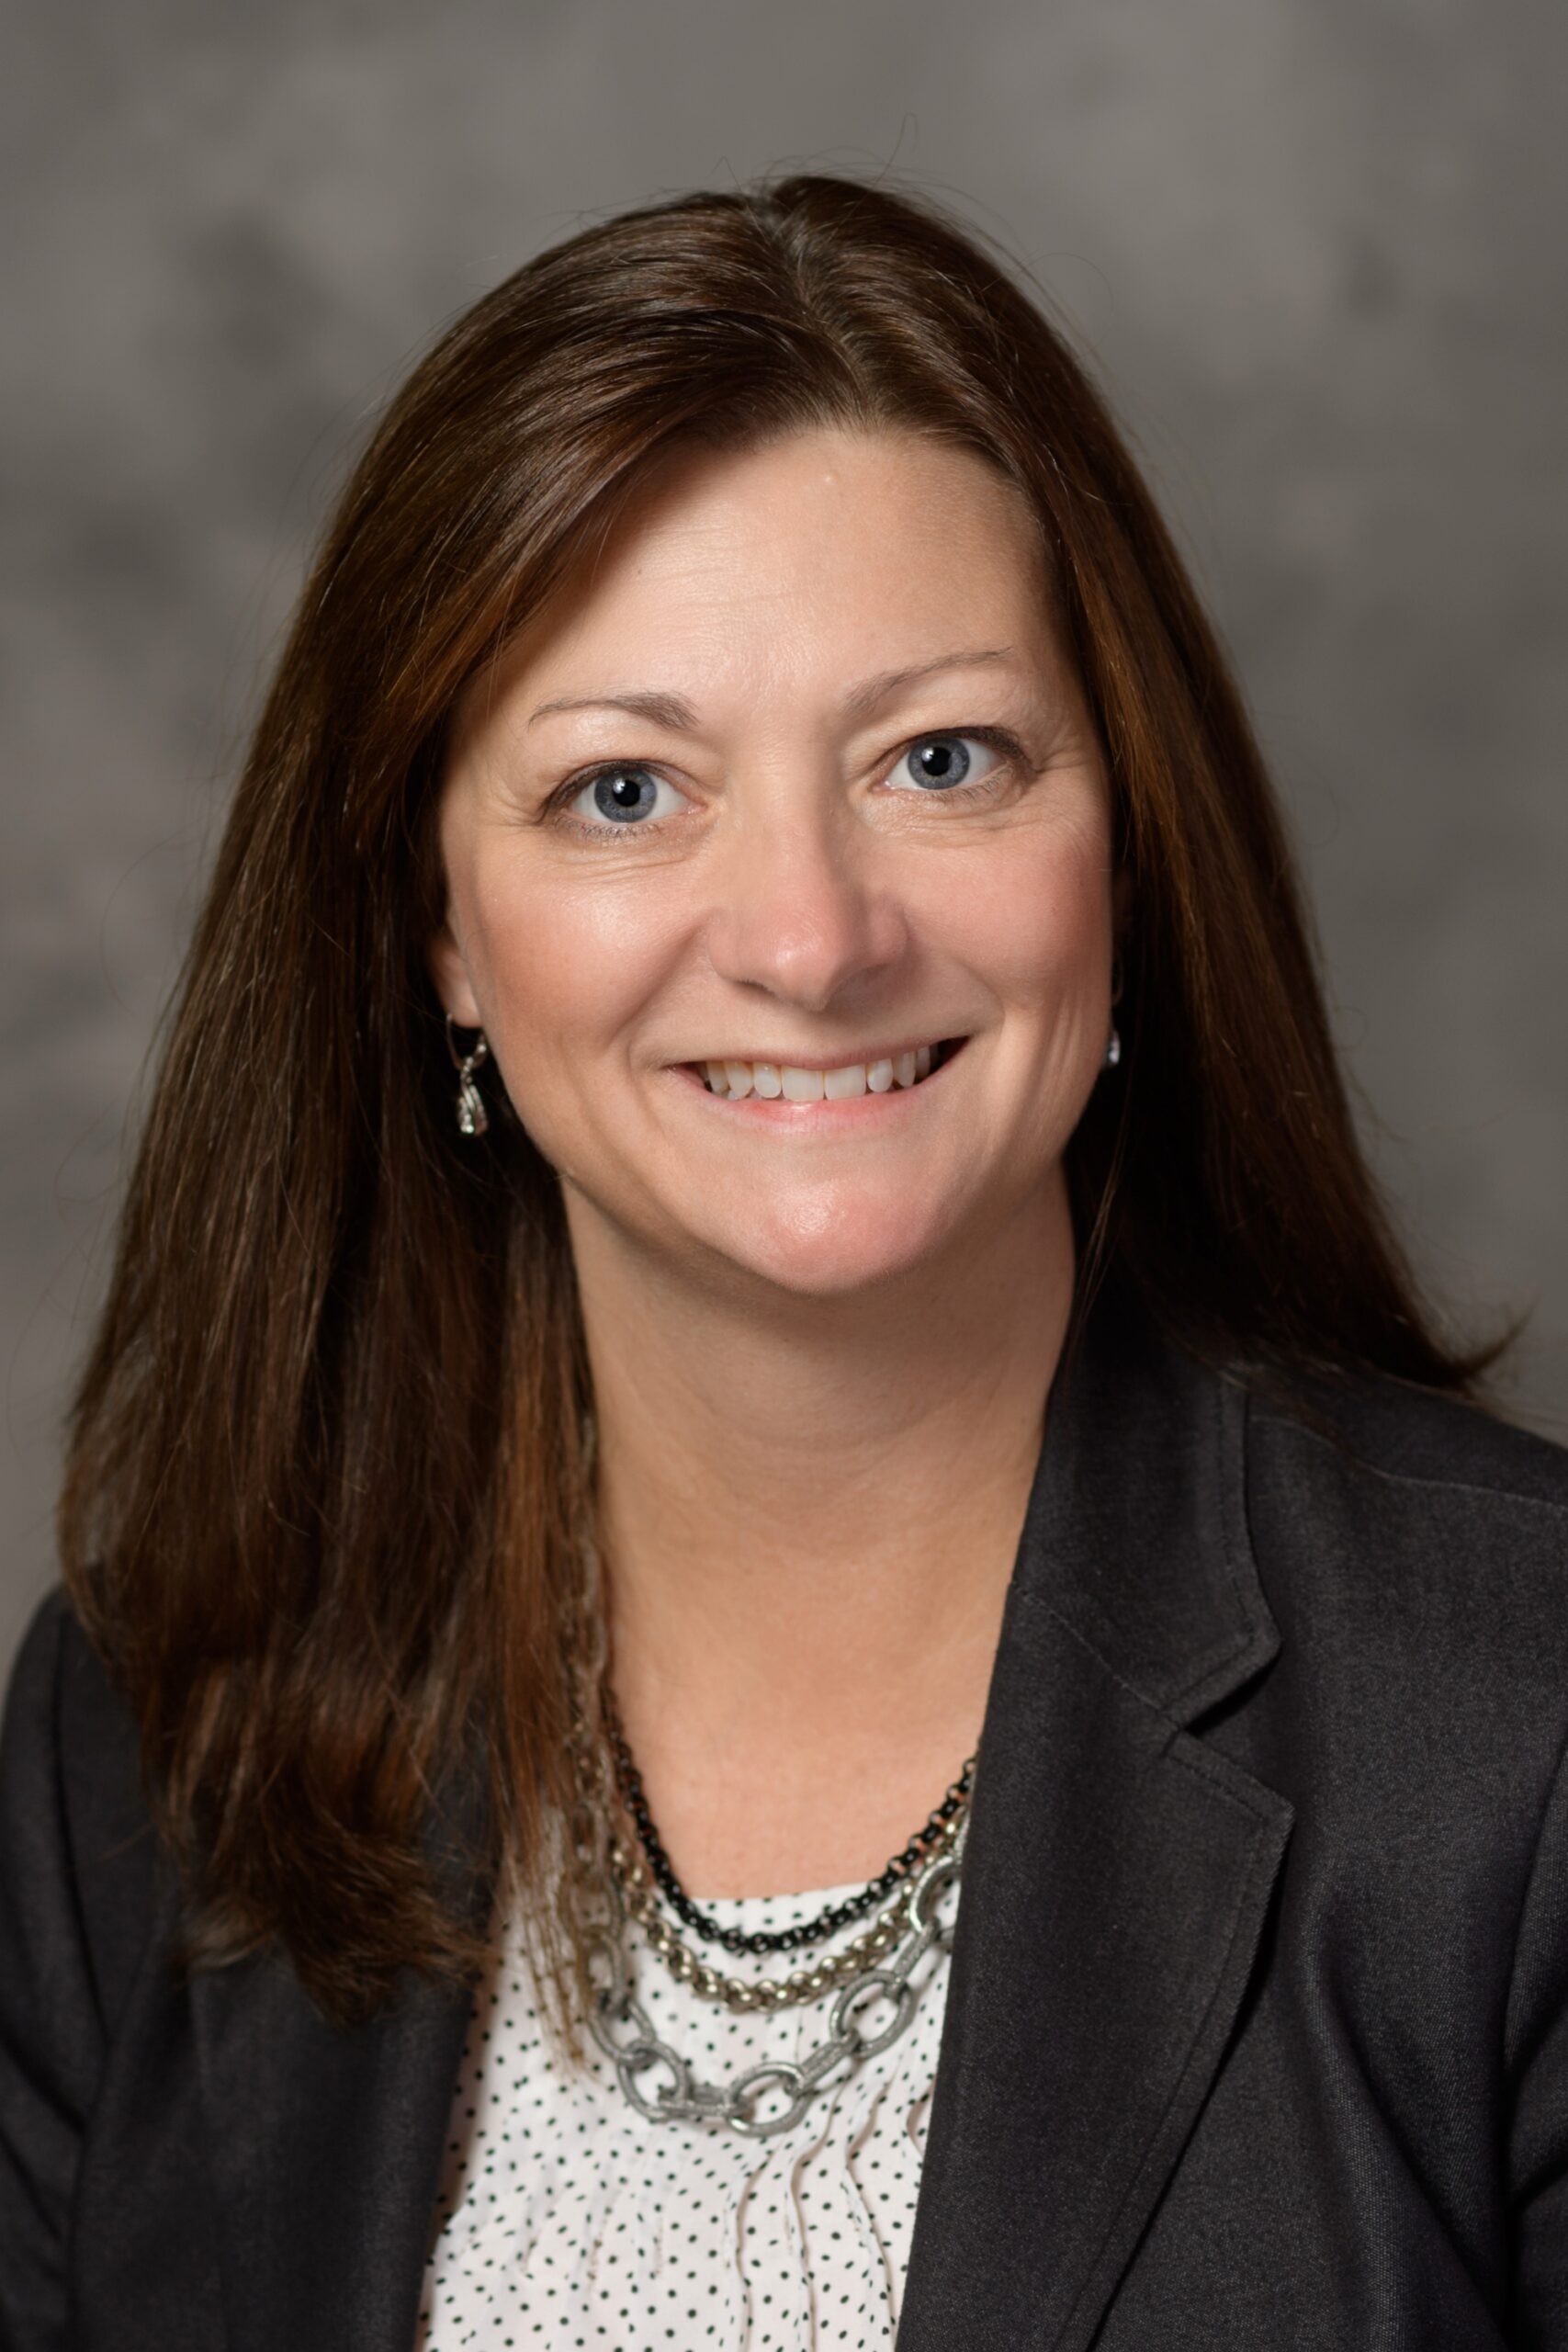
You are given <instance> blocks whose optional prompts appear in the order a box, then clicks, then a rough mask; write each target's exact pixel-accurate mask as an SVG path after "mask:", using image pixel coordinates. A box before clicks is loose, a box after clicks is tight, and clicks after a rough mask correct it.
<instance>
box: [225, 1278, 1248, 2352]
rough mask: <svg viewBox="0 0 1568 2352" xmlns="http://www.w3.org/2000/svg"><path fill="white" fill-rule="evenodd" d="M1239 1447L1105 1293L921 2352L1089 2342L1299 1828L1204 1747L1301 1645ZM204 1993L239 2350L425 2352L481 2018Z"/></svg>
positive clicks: (1071, 1447)
mask: <svg viewBox="0 0 1568 2352" xmlns="http://www.w3.org/2000/svg"><path fill="white" fill-rule="evenodd" d="M1245 1432H1246V1403H1245V1397H1244V1394H1243V1392H1242V1391H1241V1390H1240V1389H1239V1388H1238V1387H1235V1386H1234V1385H1230V1384H1228V1383H1227V1382H1226V1381H1224V1379H1223V1378H1221V1377H1220V1376H1219V1375H1217V1374H1214V1373H1213V1372H1210V1371H1208V1370H1206V1369H1204V1368H1202V1367H1201V1366H1199V1365H1198V1364H1196V1363H1193V1362H1192V1361H1191V1360H1190V1359H1189V1358H1188V1357H1186V1356H1185V1355H1183V1354H1181V1353H1180V1352H1179V1351H1177V1350H1175V1349H1173V1348H1170V1347H1168V1346H1167V1345H1165V1344H1163V1343H1162V1342H1160V1341H1159V1340H1157V1339H1156V1338H1155V1337H1154V1336H1153V1335H1152V1333H1151V1332H1150V1330H1149V1329H1148V1328H1147V1326H1146V1324H1145V1322H1144V1320H1143V1319H1142V1317H1141V1316H1140V1314H1139V1313H1138V1312H1137V1311H1136V1310H1135V1309H1134V1308H1132V1307H1130V1306H1128V1304H1127V1302H1126V1301H1125V1300H1124V1299H1120V1298H1118V1297H1117V1296H1116V1295H1113V1294H1111V1293H1110V1292H1107V1293H1106V1294H1103V1295H1102V1296H1101V1298H1100V1302H1099V1303H1098V1304H1097V1306H1096V1307H1095V1310H1094V1313H1093V1315H1092V1316H1091V1317H1090V1318H1089V1325H1088V1329H1087V1331H1086V1334H1085V1337H1084V1340H1083V1342H1082V1344H1081V1346H1080V1347H1079V1348H1078V1350H1077V1351H1076V1352H1075V1354H1074V1355H1073V1357H1072V1358H1071V1360H1070V1361H1068V1362H1066V1363H1065V1364H1064V1367H1063V1370H1062V1371H1061V1373H1059V1374H1058V1377H1057V1380H1056V1383H1055V1387H1054V1389H1053V1392H1052V1397H1051V1402H1050V1409H1049V1412H1048V1415H1047V1426H1046V1432H1045V1440H1044V1443H1043V1447H1042V1451H1041V1455H1040V1461H1039V1464H1038V1466H1037V1469H1036V1473H1035V1478H1034V1483H1033V1488H1032V1493H1031V1496H1030V1499H1029V1505H1028V1510H1027V1513H1026V1516H1025V1521H1024V1526H1023V1531H1022V1535H1021V1542H1020V1545H1019V1551H1018V1556H1017V1561H1016V1564H1015V1567H1014V1573H1013V1578H1012V1582H1011V1586H1010V1591H1009V1597H1008V1602H1007V1608H1006V1611H1005V1614H1004V1618H1003V1624H1002V1632H1001V1637H1000V1642H999V1645H998V1653H997V1659H996V1664H995V1668H994V1670H993V1674H992V1680H991V1689H990V1696H989V1700H988V1702H987V1713H986V1720H985V1724H984V1728H983V1731H982V1735H981V1742H980V1749H979V1762H978V1765H977V1768H976V1783H975V1793H974V1798H973V1803H972V1815H971V1821H970V1827H969V1834H968V1842H967V1848H966V1853H965V1860H964V1884H963V1890H962V1895H961V1899H960V1904H959V1911H958V1921H957V1929H956V1935H955V1939H954V1945H953V1962H952V1977H951V1981H950V1985H949V1992H948V2002H947V2010H946V2018H945V2023H944V2027H943V2038H942V2056H941V2063H940V2065H939V2068H938V2074H937V2080H936V2087H935V2093H934V2098H933V2102H932V2109H931V2127H930V2132H929V2136H928V2141H927V2146H926V2153H925V2158H924V2163H923V2168H922V2178H921V2187H920V2192H919V2204H918V2207H917V2211H916V2218H915V2227H914V2237H913V2242H912V2245H911V2252H910V2262H909V2270H908V2279H907V2283H906V2290H905V2299H904V2305H903V2312H902V2316H901V2319H900V2324H899V2335H898V2343H899V2352H939V2347H940V2352H950V2347H951V2346H953V2345H955V2344H962V2345H963V2346H964V2347H965V2352H1017V2347H1019V2346H1022V2345H1025V2344H1027V2345H1031V2346H1040V2347H1050V2352H1079V2347H1083V2346H1087V2345H1088V2344H1089V2341H1090V2338H1091V2337H1092V2336H1093V2335H1094V2333H1095V2331H1096V2328H1097V2327H1098V2325H1099V2324H1100V2319H1101V2318H1102V2317H1103V2314H1104V2312H1105V2308H1106V2305H1107V2303H1108V2302H1109V2301H1110V2299H1111V2295H1112V2294H1113V2293H1114V2291H1115V2288H1116V2283H1117V2280H1118V2278H1120V2276H1121V2274H1122V2269H1123V2268H1124V2267H1125V2265H1126V2262H1127V2260H1128V2258H1129V2256H1130V2255H1131V2252H1132V2249H1133V2246H1134V2244H1135V2243H1136V2240H1137V2237H1138V2234H1139V2233H1140V2231H1141V2230H1142V2228H1143V2226H1144V2224H1145V2222H1146V2220H1147V2219H1148V2216H1149V2214H1150V2212H1151V2211H1152V2209H1153V2207H1154V2205H1155V2202H1156V2199H1157V2198H1158V2197H1159V2194H1160V2191H1161V2189H1162V2188H1163V2186H1164V2184H1165V2182H1166V2180H1167V2178H1168V2176H1169V2174H1170V2171H1171V2169H1172V2167H1173V2165H1175V2163H1176V2161H1177V2158H1178V2156H1179V2153H1180V2150H1181V2146H1182V2144H1183V2143H1184V2141H1185V2139H1186V2137H1187V2134H1188V2132H1189V2131H1190V2128H1191V2125H1192V2123H1193V2120H1194V2119H1195V2117H1196V2114H1197V2111H1198V2109H1199V2107H1200V2105H1201V2101H1202V2098H1203V2096H1204V2093H1205V2091H1206V2089H1207V2087H1208V2085H1209V2083H1210V2081H1211V2079H1212V2077H1213V2073H1214V2070H1215V2068H1216V2066H1217V2065H1218V2064H1219V2061H1220V2057H1221V2054H1222V2052H1223V2050H1224V2043H1225V2040H1226V2037H1227V2035H1228V2033H1229V2031H1230V2029H1231V2026H1232V2023H1233V2021H1234V2018H1235V2012H1236V2008H1237V2005H1238V2003H1239V2002H1240V1999H1241V1996H1242V1993H1243V1990H1244V1988H1245V1985H1246V1984H1247V1978H1248V1975H1249V1973H1250V1971H1251V1968H1252V1965H1253V1961H1254V1955H1255V1952H1256V1950H1257V1946H1258V1936H1259V1932H1260V1928H1261V1926H1262V1922H1263V1917H1264V1913H1265V1910H1266V1907H1267V1905H1268V1902H1269V1894H1270V1890H1271V1888H1272V1886H1273V1883H1274V1880H1275V1877H1276V1874H1277V1871H1278V1870H1279V1866H1280V1858H1281V1855H1282V1853H1283V1850H1284V1847H1285V1842H1286V1838H1287V1836H1288V1834H1289V1830H1290V1826H1291V1821H1292V1809H1291V1807H1290V1805H1289V1804H1287V1803H1286V1801H1285V1800H1284V1798H1283V1797H1281V1796H1280V1795H1278V1794H1277V1793H1276V1792H1273V1791H1272V1790H1269V1789H1267V1788H1265V1787H1264V1786H1263V1785H1262V1784H1261V1783H1260V1782H1258V1781H1256V1780H1254V1779H1252V1778H1251V1777H1250V1776H1249V1775H1248V1774H1247V1773H1246V1772H1244V1771H1243V1770H1240V1769H1239V1768H1238V1767H1237V1766H1236V1765H1235V1763H1233V1762H1231V1761H1230V1760H1228V1759H1227V1758H1225V1757H1224V1756H1222V1755H1221V1754H1219V1753H1218V1752H1217V1751H1216V1750H1214V1749H1213V1748H1211V1747H1207V1746H1205V1745H1204V1743H1203V1742H1202V1740H1201V1738H1199V1737H1197V1736H1195V1735H1194V1734H1193V1732H1192V1731H1191V1730H1190V1728H1189V1726H1190V1725H1191V1724H1193V1723H1194V1721H1195V1720H1196V1718H1197V1716H1198V1715H1199V1714H1200V1713H1201V1712H1202V1711H1204V1710H1206V1709H1208V1708H1210V1707H1211V1706H1213V1704H1214V1703H1215V1702H1217V1701H1219V1700H1221V1699H1223V1698H1224V1697H1225V1696H1226V1695H1227V1694H1228V1693H1230V1692H1231V1691H1235V1690H1236V1689H1237V1688H1238V1687H1239V1686H1240V1685H1241V1683H1242V1682H1243V1681H1245V1680H1246V1679H1247V1678H1248V1677H1250V1676H1251V1675H1253V1674H1255V1673H1256V1672H1258V1670H1259V1669H1260V1668H1263V1667H1265V1666H1266V1665H1267V1664H1268V1662H1269V1659H1270V1658H1271V1657H1273V1656H1274V1654H1275V1651H1276V1650H1277V1649H1278V1646H1279V1634H1278V1633H1277V1631H1276V1629H1275V1626H1274V1623H1273V1621H1272V1619H1271V1618H1270V1616H1269V1611H1268V1608H1267V1605H1266V1604H1265V1601H1264V1599H1263V1595H1262V1592H1261V1590H1260V1589H1259V1587H1258V1577H1257V1573H1256V1570H1255V1568H1254V1566H1253V1562H1252V1555H1251V1550H1250V1546H1249V1544H1248V1541H1247V1523H1246V1514H1245V1510H1244V1498H1243V1476H1244V1466H1245V1464H1244V1451H1245ZM470 1893H471V1897H472V1900H473V1901H474V1902H475V1904H476V1905H479V1904H480V1903H482V1902H484V1901H486V1900H488V1895H487V1893H486V1890H484V1889H483V1888H482V1887H478V1886H472V1885H471V1886H470ZM191 1999H192V2009H193V2016H194V2021H195V2033H196V2042H197V2057H198V2064H199V2067H200V2073H201V2079H202V2091H203V2101H204V2106H205V2109H206V2112H207V2116H208V2120H209V2140H210V2149H211V2160H212V2170H213V2176H214V2186H215V2188H216V2191H217V2201H218V2205H219V2208H220V2216H221V2224H220V2226H221V2238H220V2249H221V2261H222V2269H223V2278H224V2287H225V2301H226V2307H227V2311H228V2317H229V2327H230V2334H231V2345H232V2347H233V2352H275V2347H276V2346H278V2345H280V2344H287V2345H288V2346H290V2347H291V2352H406V2347H408V2346H411V2345H412V2341H413V2337H414V2331H415V2326H416V2322H417V2316H418V2308H419V2295H420V2288H421V2281H422V2277H423V2265H424V2259H425V2255H426V2252H427V2249H428V2244H429V2237H430V2232H431V2228H432V2223H433V2216H434V2201H435V2197H436V2191H437V2187H438V2182H439V2175H440V2167H441V2161H442V2155H443V2151H444V2148H445V2143H446V2127H447V2118H448V2113H449V2109H450V2103H451V2099H452V2095H453V2091H454V2087H455V2085H456V2080H457V2067H458V2064H459V2061H460V2058H461V2052H462V2044H463V2037H464V2032H465V2030H466V2026H467V2021H468V2006H469V2005H468V1997H467V1996H465V1995H463V1994H461V1993H455V1992H452V1991H444V1990H441V1989H439V1988H437V1987H434V1986H430V1985H413V1986H411V1987H410V1988H409V1990H408V1992H407V1994H406V1996H405V1997H404V1998H403V1999H401V2000H400V2002H399V2003H398V2004H397V2005H396V2006H395V2007H393V2008H392V2009H390V2010H389V2011H388V2012H387V2013H386V2014H385V2015H384V2016H383V2017H381V2018H378V2020H377V2021H376V2022H375V2023H374V2024H373V2025H370V2026H367V2027H362V2028H360V2029H359V2030H356V2031H354V2032H348V2033H344V2032H340V2031H335V2030H333V2029H332V2028H331V2027H329V2026H327V2025H326V2024H325V2023H323V2021H322V2020H321V2018H319V2017H318V2016H317V2015H316V2013H315V2012H314V2011H313V2010H312V2009H311V2008H310V2006H309V2004H308V2003H307V2002H306V2000H305V1999H304V1996H302V1994H301V1992H300V1990H299V1985H298V1982H297V1980H296V1979H295V1977H294V1976H293V1974H292V1973H291V1971H289V1970H288V1968H287V1967H286V1965H285V1964H284V1963H283V1962H281V1961H279V1960H278V1959H276V1957H272V1956H262V1957H259V1958H257V1959H255V1960H254V1961H251V1962H245V1963H243V1964H241V1965H240V1966H238V1967H235V1968H232V1969H229V1970H225V1971H223V1972H220V1973H212V1974H208V1975H205V1976H198V1977H197V1979H196V1980H195V1983H194V1985H193V1986H192V1994H191Z"/></svg>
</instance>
